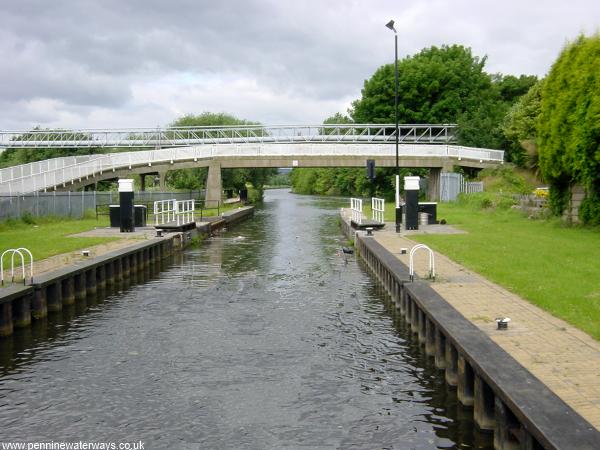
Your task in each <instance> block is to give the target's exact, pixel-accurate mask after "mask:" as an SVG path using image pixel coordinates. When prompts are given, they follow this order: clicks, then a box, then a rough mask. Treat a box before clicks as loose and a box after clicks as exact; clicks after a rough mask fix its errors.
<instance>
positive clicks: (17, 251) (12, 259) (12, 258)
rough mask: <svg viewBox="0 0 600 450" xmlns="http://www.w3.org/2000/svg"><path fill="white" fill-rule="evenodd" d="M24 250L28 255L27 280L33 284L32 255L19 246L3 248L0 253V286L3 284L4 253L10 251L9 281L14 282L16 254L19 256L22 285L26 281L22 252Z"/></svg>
mask: <svg viewBox="0 0 600 450" xmlns="http://www.w3.org/2000/svg"><path fill="white" fill-rule="evenodd" d="M21 252H25V253H27V254H28V255H29V282H30V283H31V284H33V255H32V254H31V252H30V251H29V250H28V249H26V248H25V247H19V248H9V249H8V250H5V251H4V252H3V253H2V255H0V286H4V255H6V254H7V253H10V276H11V283H14V282H15V255H16V254H18V255H19V256H20V257H21V272H22V276H23V285H25V284H26V282H27V277H26V276H25V257H24V256H23V253H21Z"/></svg>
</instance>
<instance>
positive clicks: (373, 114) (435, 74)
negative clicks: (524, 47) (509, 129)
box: [351, 45, 491, 123]
mask: <svg viewBox="0 0 600 450" xmlns="http://www.w3.org/2000/svg"><path fill="white" fill-rule="evenodd" d="M485 60H486V58H485V57H484V58H479V57H476V56H473V55H472V54H471V50H470V49H469V48H465V47H463V46H461V45H452V46H442V47H430V48H426V49H423V50H421V51H420V52H419V53H417V54H416V55H413V56H408V57H406V58H404V59H403V60H401V61H399V62H398V95H399V98H398V113H399V119H400V122H401V123H448V122H452V121H456V120H457V119H458V117H459V115H460V114H462V113H463V112H464V111H465V110H466V109H467V108H468V107H470V106H472V105H474V104H477V103H478V101H477V99H478V98H479V96H480V94H481V92H482V91H486V90H489V89H490V88H491V78H490V76H489V75H488V74H486V73H485V72H484V71H483V67H484V65H485ZM351 116H352V119H353V120H354V121H355V122H356V123H391V122H393V121H394V120H395V116H394V65H393V64H387V65H384V66H382V67H380V68H379V69H377V71H376V72H375V73H374V74H373V76H372V77H371V78H370V79H369V80H367V81H365V83H364V87H363V89H362V97H361V98H360V99H359V100H356V101H355V102H353V104H352V110H351Z"/></svg>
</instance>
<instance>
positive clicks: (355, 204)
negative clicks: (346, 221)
mask: <svg viewBox="0 0 600 450" xmlns="http://www.w3.org/2000/svg"><path fill="white" fill-rule="evenodd" d="M350 209H351V210H352V220H353V221H354V222H355V223H358V224H361V223H362V210H363V203H362V199H360V198H351V199H350Z"/></svg>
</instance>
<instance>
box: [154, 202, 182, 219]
mask: <svg viewBox="0 0 600 450" xmlns="http://www.w3.org/2000/svg"><path fill="white" fill-rule="evenodd" d="M176 213H177V200H175V199H172V200H157V201H155V202H154V225H164V224H165V223H169V222H173V221H174V220H175V215H176Z"/></svg>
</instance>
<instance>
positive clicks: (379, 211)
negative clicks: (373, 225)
mask: <svg viewBox="0 0 600 450" xmlns="http://www.w3.org/2000/svg"><path fill="white" fill-rule="evenodd" d="M384 217H385V200H384V199H382V198H376V197H372V198H371V218H372V219H373V220H374V221H376V222H379V223H383V222H384Z"/></svg>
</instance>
